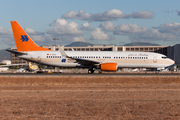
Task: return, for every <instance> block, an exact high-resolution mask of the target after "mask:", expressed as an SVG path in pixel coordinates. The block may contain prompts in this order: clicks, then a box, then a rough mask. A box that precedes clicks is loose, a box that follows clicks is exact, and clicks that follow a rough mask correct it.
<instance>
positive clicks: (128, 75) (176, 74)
mask: <svg viewBox="0 0 180 120" xmlns="http://www.w3.org/2000/svg"><path fill="white" fill-rule="evenodd" d="M0 76H119V77H125V76H127V77H130V76H180V73H179V72H168V73H167V72H163V73H159V74H156V73H152V72H151V73H148V72H147V73H94V74H88V73H0Z"/></svg>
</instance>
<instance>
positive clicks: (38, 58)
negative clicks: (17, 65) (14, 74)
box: [37, 53, 41, 62]
mask: <svg viewBox="0 0 180 120" xmlns="http://www.w3.org/2000/svg"><path fill="white" fill-rule="evenodd" d="M37 61H38V62H41V54H40V53H38V54H37Z"/></svg>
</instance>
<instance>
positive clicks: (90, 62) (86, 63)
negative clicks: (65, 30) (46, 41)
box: [58, 45, 100, 66]
mask: <svg viewBox="0 0 180 120" xmlns="http://www.w3.org/2000/svg"><path fill="white" fill-rule="evenodd" d="M58 47H59V51H60V53H61V55H62V57H66V58H70V59H72V60H76V62H77V63H79V64H81V65H84V66H92V65H96V64H100V61H96V60H89V59H82V58H74V57H69V56H68V55H67V54H66V53H65V52H64V51H63V50H62V48H61V47H60V46H59V45H58Z"/></svg>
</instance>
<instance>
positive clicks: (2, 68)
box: [0, 60, 25, 72]
mask: <svg viewBox="0 0 180 120" xmlns="http://www.w3.org/2000/svg"><path fill="white" fill-rule="evenodd" d="M0 64H1V65H0V72H7V71H8V70H9V67H10V66H19V65H21V66H24V65H25V64H24V63H22V64H11V61H10V60H3V61H2V62H0Z"/></svg>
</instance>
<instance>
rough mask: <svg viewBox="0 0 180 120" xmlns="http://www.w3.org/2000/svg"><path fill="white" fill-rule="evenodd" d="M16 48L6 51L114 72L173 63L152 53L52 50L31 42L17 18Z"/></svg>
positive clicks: (61, 64)
mask: <svg viewBox="0 0 180 120" xmlns="http://www.w3.org/2000/svg"><path fill="white" fill-rule="evenodd" d="M11 26H12V30H13V34H14V39H15V43H16V47H17V51H12V50H7V51H9V52H11V53H15V55H16V56H17V57H19V58H22V59H25V60H28V61H32V62H36V63H40V64H43V65H48V66H55V67H82V68H89V69H88V73H94V70H96V69H98V70H101V71H117V70H118V68H155V69H157V68H164V67H167V66H170V65H172V64H174V61H173V60H171V59H169V58H167V57H166V56H165V55H162V54H158V53H151V52H115V51H108V52H107V51H63V50H62V49H61V47H59V51H51V50H49V49H46V48H43V47H40V46H38V45H36V44H35V43H34V41H33V40H32V39H31V38H30V37H29V35H28V34H27V33H26V32H25V31H24V30H23V29H22V27H21V26H20V25H19V24H18V22H17V21H11Z"/></svg>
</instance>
